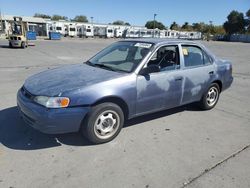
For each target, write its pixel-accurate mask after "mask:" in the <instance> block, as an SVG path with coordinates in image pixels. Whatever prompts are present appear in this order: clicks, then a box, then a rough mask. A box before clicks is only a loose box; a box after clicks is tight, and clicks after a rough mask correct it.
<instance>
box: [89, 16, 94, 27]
mask: <svg viewBox="0 0 250 188" xmlns="http://www.w3.org/2000/svg"><path fill="white" fill-rule="evenodd" d="M90 19H91V24H92V25H93V20H94V17H93V16H91V17H90Z"/></svg>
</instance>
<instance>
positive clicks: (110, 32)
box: [106, 26, 115, 38]
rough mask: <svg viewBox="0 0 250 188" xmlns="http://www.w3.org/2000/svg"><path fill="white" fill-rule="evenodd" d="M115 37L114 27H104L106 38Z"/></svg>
mask: <svg viewBox="0 0 250 188" xmlns="http://www.w3.org/2000/svg"><path fill="white" fill-rule="evenodd" d="M114 36H115V31H114V27H110V26H108V27H106V38H114Z"/></svg>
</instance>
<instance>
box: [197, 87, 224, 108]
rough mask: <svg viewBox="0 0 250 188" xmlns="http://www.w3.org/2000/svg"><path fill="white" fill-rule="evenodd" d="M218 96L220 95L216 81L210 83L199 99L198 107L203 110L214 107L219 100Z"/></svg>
mask: <svg viewBox="0 0 250 188" xmlns="http://www.w3.org/2000/svg"><path fill="white" fill-rule="evenodd" d="M219 96H220V87H219V85H218V84H216V83H213V84H211V85H210V87H209V88H208V90H207V91H206V92H205V93H204V95H203V97H202V99H201V101H200V107H201V108H202V109H204V110H210V109H212V108H214V107H215V105H216V104H217V102H218V100H219Z"/></svg>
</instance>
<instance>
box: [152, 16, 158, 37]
mask: <svg viewBox="0 0 250 188" xmlns="http://www.w3.org/2000/svg"><path fill="white" fill-rule="evenodd" d="M156 16H157V14H154V30H153V32H154V33H153V38H154V37H155V17H156Z"/></svg>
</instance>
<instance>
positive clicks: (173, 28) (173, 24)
mask: <svg viewBox="0 0 250 188" xmlns="http://www.w3.org/2000/svg"><path fill="white" fill-rule="evenodd" d="M170 29H171V30H180V26H179V25H178V24H177V23H176V22H173V23H172V24H171V25H170Z"/></svg>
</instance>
